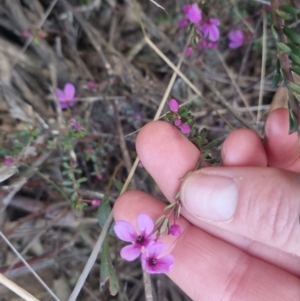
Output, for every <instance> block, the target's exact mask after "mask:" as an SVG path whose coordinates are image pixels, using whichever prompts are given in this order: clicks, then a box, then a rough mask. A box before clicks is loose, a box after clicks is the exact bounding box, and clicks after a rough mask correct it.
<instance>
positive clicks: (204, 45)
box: [198, 39, 218, 49]
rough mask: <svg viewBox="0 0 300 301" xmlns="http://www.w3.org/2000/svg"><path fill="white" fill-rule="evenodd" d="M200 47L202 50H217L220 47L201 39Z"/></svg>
mask: <svg viewBox="0 0 300 301" xmlns="http://www.w3.org/2000/svg"><path fill="white" fill-rule="evenodd" d="M198 47H199V48H200V49H210V48H212V49H216V48H217V47H218V45H217V43H216V42H212V41H208V40H206V39H201V40H200V42H199V44H198Z"/></svg>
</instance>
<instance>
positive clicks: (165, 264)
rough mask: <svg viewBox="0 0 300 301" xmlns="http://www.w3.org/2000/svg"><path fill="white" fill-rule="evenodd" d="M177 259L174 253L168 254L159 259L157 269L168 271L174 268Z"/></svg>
mask: <svg viewBox="0 0 300 301" xmlns="http://www.w3.org/2000/svg"><path fill="white" fill-rule="evenodd" d="M174 262H175V260H174V257H173V256H172V255H170V254H169V255H166V256H163V257H161V258H159V259H157V263H156V270H157V271H159V273H168V272H169V271H170V269H171V268H172V266H173V264H174Z"/></svg>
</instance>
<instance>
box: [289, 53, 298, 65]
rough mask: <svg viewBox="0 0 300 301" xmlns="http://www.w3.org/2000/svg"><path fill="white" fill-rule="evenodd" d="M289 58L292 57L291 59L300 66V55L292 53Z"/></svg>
mask: <svg viewBox="0 0 300 301" xmlns="http://www.w3.org/2000/svg"><path fill="white" fill-rule="evenodd" d="M289 58H290V59H291V61H292V62H293V63H295V64H297V65H298V66H300V57H299V56H297V55H295V54H290V55H289Z"/></svg>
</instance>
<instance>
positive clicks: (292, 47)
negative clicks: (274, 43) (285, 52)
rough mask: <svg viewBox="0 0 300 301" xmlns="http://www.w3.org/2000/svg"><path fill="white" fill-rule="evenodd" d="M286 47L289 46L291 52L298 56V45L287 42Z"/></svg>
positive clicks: (299, 51)
mask: <svg viewBox="0 0 300 301" xmlns="http://www.w3.org/2000/svg"><path fill="white" fill-rule="evenodd" d="M286 45H287V46H288V47H290V48H291V50H292V54H295V55H297V56H300V47H297V46H296V45H295V44H293V43H287V44H286Z"/></svg>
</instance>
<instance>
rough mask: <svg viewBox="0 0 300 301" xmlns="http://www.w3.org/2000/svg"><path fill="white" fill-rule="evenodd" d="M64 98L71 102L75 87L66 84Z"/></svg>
mask: <svg viewBox="0 0 300 301" xmlns="http://www.w3.org/2000/svg"><path fill="white" fill-rule="evenodd" d="M64 93H65V97H66V99H68V100H72V99H73V98H74V96H75V87H74V85H73V84H71V83H66V84H65V87H64Z"/></svg>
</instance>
